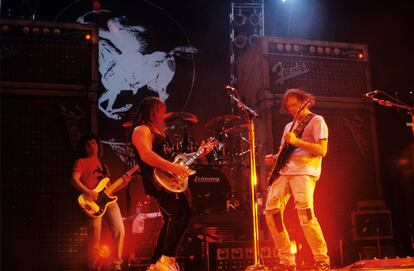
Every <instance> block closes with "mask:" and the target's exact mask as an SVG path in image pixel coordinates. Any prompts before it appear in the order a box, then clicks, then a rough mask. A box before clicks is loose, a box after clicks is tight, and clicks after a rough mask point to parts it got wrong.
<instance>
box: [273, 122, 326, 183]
mask: <svg viewBox="0 0 414 271" xmlns="http://www.w3.org/2000/svg"><path fill="white" fill-rule="evenodd" d="M298 124H299V123H296V124H295V127H294V129H293V130H292V131H294V130H295V129H296V126H297V125H298ZM291 126H292V122H290V123H288V124H287V125H286V126H285V130H284V132H283V135H285V134H286V133H287V132H288V131H289V129H290V127H291ZM301 139H302V140H304V141H306V142H310V143H318V142H319V140H321V139H328V126H327V125H326V123H325V120H324V119H323V117H322V116H319V115H315V116H314V117H313V118H312V119H311V120H310V121H309V123H308V125H306V127H305V129H304V130H303V134H302V137H301ZM283 144H284V136H282V140H281V145H280V146H283ZM321 166H322V156H318V155H313V154H312V153H310V152H309V151H307V150H304V149H301V148H296V149H295V150H294V151H293V153H292V155H291V156H290V157H289V160H288V162H287V163H286V165H285V166H284V167H282V169H281V170H280V172H279V173H280V175H310V176H313V177H317V178H319V176H320V175H321Z"/></svg>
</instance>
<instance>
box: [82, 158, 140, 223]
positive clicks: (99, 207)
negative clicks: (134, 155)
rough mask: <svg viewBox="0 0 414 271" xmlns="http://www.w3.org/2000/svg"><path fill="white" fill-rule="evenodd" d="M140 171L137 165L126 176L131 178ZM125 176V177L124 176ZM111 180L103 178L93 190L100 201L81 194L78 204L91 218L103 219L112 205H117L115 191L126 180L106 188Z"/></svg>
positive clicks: (118, 181)
mask: <svg viewBox="0 0 414 271" xmlns="http://www.w3.org/2000/svg"><path fill="white" fill-rule="evenodd" d="M137 170H139V166H138V165H136V166H134V167H132V168H130V169H129V170H128V171H127V172H125V173H124V174H127V175H129V176H131V175H132V174H133V173H135V172H136V171H137ZM124 174H123V175H124ZM109 181H110V179H109V178H108V177H105V178H103V179H102V180H101V181H100V182H99V183H98V185H97V186H96V187H95V189H93V191H95V192H96V193H98V200H96V201H95V200H93V199H92V198H91V197H90V196H89V195H86V194H81V195H80V196H79V197H78V203H79V206H80V207H81V209H82V210H83V211H84V212H85V213H86V214H87V215H88V216H90V217H101V216H103V215H104V214H105V212H106V209H107V208H108V206H109V205H110V204H113V203H115V202H116V201H117V200H118V197H117V196H113V195H112V193H113V191H114V190H115V189H116V188H118V187H119V186H120V185H122V184H123V182H124V179H123V178H122V177H121V178H119V179H118V180H116V181H115V182H114V183H113V184H111V185H110V186H109V187H106V186H107V184H108V183H109Z"/></svg>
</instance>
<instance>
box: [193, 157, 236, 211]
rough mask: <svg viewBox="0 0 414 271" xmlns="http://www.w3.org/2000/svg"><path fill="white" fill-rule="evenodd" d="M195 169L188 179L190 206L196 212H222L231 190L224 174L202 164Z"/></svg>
mask: <svg viewBox="0 0 414 271" xmlns="http://www.w3.org/2000/svg"><path fill="white" fill-rule="evenodd" d="M195 170H196V171H197V172H196V174H195V175H193V176H190V178H189V180H188V181H189V182H188V186H189V189H190V192H191V198H192V199H191V208H192V209H193V211H194V212H195V213H197V214H211V213H216V214H217V213H223V212H224V211H225V209H226V202H227V197H228V195H229V194H230V191H231V189H230V183H229V181H228V180H227V178H226V175H224V173H223V172H222V171H221V170H219V169H217V168H216V167H212V166H204V165H203V166H199V167H197V168H195Z"/></svg>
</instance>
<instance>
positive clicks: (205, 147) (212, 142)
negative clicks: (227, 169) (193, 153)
mask: <svg viewBox="0 0 414 271" xmlns="http://www.w3.org/2000/svg"><path fill="white" fill-rule="evenodd" d="M219 144H220V141H218V140H217V139H216V138H214V137H210V138H208V139H207V141H206V142H205V143H204V144H202V145H201V146H200V148H199V152H200V153H203V154H207V153H209V152H211V151H212V150H213V149H214V148H215V147H217V146H218V145H219Z"/></svg>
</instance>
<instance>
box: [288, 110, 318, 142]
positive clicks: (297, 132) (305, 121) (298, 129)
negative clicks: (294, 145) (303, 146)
mask: <svg viewBox="0 0 414 271" xmlns="http://www.w3.org/2000/svg"><path fill="white" fill-rule="evenodd" d="M314 116H315V114H314V113H309V114H307V115H306V117H304V118H303V120H302V121H301V122H300V123H299V125H298V126H296V129H295V130H294V131H293V133H294V134H295V135H296V137H297V138H301V137H302V134H303V131H304V130H305V127H306V125H308V123H309V122H310V121H311V119H312V118H313V117H314Z"/></svg>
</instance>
